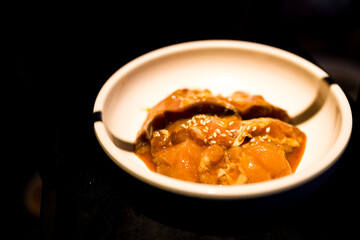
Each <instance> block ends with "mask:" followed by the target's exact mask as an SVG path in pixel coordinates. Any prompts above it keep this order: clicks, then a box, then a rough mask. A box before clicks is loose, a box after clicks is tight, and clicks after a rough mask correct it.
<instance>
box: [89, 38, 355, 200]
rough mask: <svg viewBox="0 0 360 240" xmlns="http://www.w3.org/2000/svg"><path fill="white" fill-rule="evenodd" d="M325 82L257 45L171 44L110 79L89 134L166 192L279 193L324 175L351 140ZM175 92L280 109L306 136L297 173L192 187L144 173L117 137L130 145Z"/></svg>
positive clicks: (343, 101)
mask: <svg viewBox="0 0 360 240" xmlns="http://www.w3.org/2000/svg"><path fill="white" fill-rule="evenodd" d="M326 79H328V75H327V73H326V72H324V71H323V70H322V69H320V68H319V67H317V66H316V65H314V64H312V63H311V62H309V61H307V60H305V59H303V58H301V57H299V56H297V55H294V54H292V53H290V52H287V51H284V50H281V49H278V48H274V47H270V46H266V45H262V44H257V43H251V42H244V41H230V40H207V41H195V42H187V43H181V44H176V45H172V46H168V47H164V48H161V49H158V50H155V51H152V52H150V53H147V54H145V55H142V56H140V57H138V58H136V59H135V60H133V61H131V62H129V63H128V64H126V65H124V66H123V67H121V68H120V69H119V70H118V71H117V72H115V73H114V74H113V75H112V76H111V77H110V78H109V79H108V81H107V82H106V83H105V84H104V86H103V87H102V89H101V90H100V92H99V94H98V96H97V98H96V102H95V105H94V115H95V116H97V119H96V121H95V122H94V128H95V133H96V136H97V138H98V141H99V143H100V144H101V146H102V148H103V149H104V150H105V152H106V153H107V155H108V156H109V157H110V158H111V159H112V160H113V161H114V162H115V163H116V164H117V165H118V166H120V167H121V168H122V169H123V170H125V171H126V172H128V173H129V174H131V175H133V176H134V177H136V178H138V179H140V180H142V181H144V182H146V183H148V184H150V185H152V186H155V187H158V188H161V189H164V190H167V191H170V192H174V193H177V194H182V195H187V196H192V197H200V198H210V199H249V198H259V197H265V196H271V195H275V194H283V193H286V192H287V191H290V190H292V189H297V188H299V187H301V186H303V185H304V184H306V183H309V182H310V181H316V179H317V178H321V176H322V175H326V174H325V173H327V172H328V171H329V169H331V167H332V166H333V165H334V164H335V163H336V162H337V160H338V159H339V157H340V156H341V154H342V152H343V151H344V149H345V148H346V145H347V143H348V141H349V138H350V134H351V129H352V115H351V109H350V106H349V103H348V101H347V98H346V96H345V94H344V93H343V91H342V90H341V88H340V87H339V86H338V85H337V84H336V83H331V82H328V81H326ZM179 88H197V89H209V90H211V91H212V92H213V93H214V94H222V95H225V96H227V95H230V94H232V93H233V92H235V91H238V90H241V91H245V92H248V93H251V94H260V95H262V96H263V97H264V98H265V99H266V100H267V101H268V102H270V103H272V104H274V105H276V106H279V107H281V108H283V109H286V110H287V111H288V113H289V115H290V116H292V117H294V119H297V120H298V121H297V126H298V127H299V128H300V129H301V130H302V131H303V132H305V133H306V135H307V145H306V149H305V152H304V155H303V158H302V160H301V162H300V165H299V166H298V168H297V170H296V172H295V173H294V174H292V175H289V176H286V177H282V178H279V179H276V180H271V181H267V182H261V183H254V184H246V185H234V186H220V185H208V184H201V183H191V182H186V181H182V180H177V179H174V178H170V177H167V176H164V175H161V174H158V173H156V172H153V171H150V170H149V169H148V168H147V167H146V166H145V164H144V163H143V162H142V161H141V160H140V159H139V158H138V157H137V156H136V155H135V154H134V153H133V152H132V151H129V149H127V148H126V147H118V146H119V144H118V142H117V141H119V140H120V142H122V143H126V142H129V143H131V142H134V141H135V139H136V136H137V133H138V131H139V129H140V127H141V125H142V123H143V122H144V120H145V118H146V115H147V111H146V109H148V108H151V107H153V106H154V105H155V104H156V103H158V102H159V101H160V100H162V99H163V98H165V97H166V96H168V95H169V94H170V93H172V92H173V91H175V90H177V89H179ZM123 146H126V144H125V145H123ZM130 146H131V145H130Z"/></svg>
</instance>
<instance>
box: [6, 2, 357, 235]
mask: <svg viewBox="0 0 360 240" xmlns="http://www.w3.org/2000/svg"><path fill="white" fill-rule="evenodd" d="M340 2H341V1H315V3H312V2H311V1H242V2H241V3H237V4H234V5H232V6H231V5H226V6H225V5H224V4H213V5H212V6H211V7H213V9H212V10H211V11H210V10H206V9H204V8H199V9H195V8H194V7H193V6H191V5H186V4H184V3H183V4H175V3H174V5H173V6H165V7H164V6H161V5H159V6H155V8H158V11H153V10H152V9H150V8H148V6H145V5H141V9H142V10H139V6H136V7H125V6H121V7H117V8H113V9H111V11H110V10H100V9H97V6H96V5H93V6H91V8H89V9H88V8H83V7H81V8H75V9H74V8H73V7H71V6H66V7H64V6H62V8H61V9H63V10H64V11H59V12H56V11H54V8H48V9H47V8H45V9H46V10H43V11H40V12H41V14H38V11H37V12H33V11H29V10H28V9H27V6H21V7H20V8H19V11H15V12H14V15H12V17H11V18H10V19H9V20H10V21H9V22H10V23H12V26H11V27H10V28H9V30H10V31H9V34H7V36H9V37H10V38H9V40H10V43H9V46H10V48H9V49H11V52H10V55H8V57H7V58H6V64H5V65H3V66H5V71H4V72H5V73H6V74H5V77H4V79H5V81H4V82H6V83H9V84H10V88H7V87H6V88H4V90H3V93H4V94H6V93H7V89H10V96H9V97H7V100H6V101H5V102H4V114H3V120H5V124H4V125H3V126H4V132H6V133H8V132H10V134H8V135H7V134H6V135H4V137H5V136H6V137H7V141H6V145H4V150H6V151H5V152H8V151H9V152H10V153H9V154H8V155H4V157H3V158H4V160H3V162H5V163H6V164H5V165H4V166H5V167H4V169H5V170H4V172H5V173H4V179H5V180H4V183H5V185H6V186H7V187H6V188H5V190H4V191H5V193H6V199H7V200H9V201H8V202H7V203H6V205H5V204H4V207H5V212H9V214H7V215H6V218H7V219H8V221H7V224H8V225H9V227H8V228H7V229H8V230H10V231H11V233H12V235H13V236H14V239H37V238H40V239H242V238H244V239H312V238H313V239H338V238H339V237H342V236H344V235H346V236H350V235H352V234H355V233H357V229H356V227H357V225H358V224H356V222H358V219H357V218H358V214H359V207H358V205H357V203H358V202H359V200H360V199H359V194H358V190H357V189H358V184H359V182H360V179H359V175H358V169H359V167H360V166H359V161H357V158H358V157H357V151H356V149H355V148H356V147H357V146H358V143H359V142H358V140H357V139H358V126H357V125H358V116H357V115H358V110H357V109H358V102H357V100H358V96H357V94H356V92H357V91H358V89H359V84H358V82H357V83H356V80H357V81H359V78H358V79H355V80H354V79H350V80H349V79H341V76H339V77H338V78H336V77H334V80H335V81H338V82H339V83H340V85H341V86H342V87H343V88H345V90H346V88H347V89H349V90H354V89H355V94H354V95H352V96H350V97H349V101H350V102H351V104H352V108H353V114H354V130H353V136H352V139H351V142H350V144H349V147H348V149H347V150H346V152H345V153H344V156H343V158H342V160H341V161H340V163H339V166H338V168H337V169H336V170H335V172H334V174H333V175H332V176H331V177H330V179H329V180H328V181H327V182H326V183H325V184H324V185H323V186H322V187H320V188H319V189H318V190H317V191H315V192H314V193H313V194H311V195H310V196H308V197H307V198H305V199H302V200H299V201H298V202H296V203H294V204H291V205H289V206H284V207H281V208H271V209H268V208H266V207H264V208H262V209H260V210H251V211H249V210H246V209H245V208H246V206H245V207H243V206H242V204H243V203H241V202H236V201H235V202H232V201H231V202H213V201H204V200H196V199H191V198H186V197H181V196H176V195H172V194H169V193H166V192H163V191H160V190H157V189H154V188H152V187H149V186H147V185H146V184H144V183H142V182H139V181H137V180H135V179H133V178H132V177H131V176H129V175H127V174H126V173H124V172H123V171H122V170H121V169H120V168H118V167H117V166H116V165H115V164H114V163H113V162H112V161H111V160H110V159H109V158H108V157H107V156H106V154H105V153H104V152H103V150H102V149H101V147H100V145H99V144H98V142H97V140H96V138H95V135H94V131H93V122H92V108H93V104H94V102H95V98H96V95H97V93H98V91H99V90H100V88H101V87H102V85H103V84H104V83H105V81H106V80H107V79H108V78H109V77H110V76H111V75H112V74H113V73H114V72H115V71H116V70H117V69H118V68H120V67H121V66H122V65H124V64H126V63H127V62H129V61H131V60H132V59H134V58H136V57H138V56H140V55H142V54H144V53H146V52H149V51H151V50H154V49H157V48H160V47H163V46H167V45H170V44H175V43H180V42H186V41H193V40H204V39H235V40H245V41H253V42H259V43H264V44H268V45H272V46H276V47H279V48H282V49H285V50H288V51H290V52H293V53H295V54H299V55H300V56H303V57H305V58H307V59H309V60H311V61H314V62H316V63H317V64H319V65H321V62H317V61H316V58H317V57H318V56H324V55H325V56H331V58H335V59H340V60H339V61H342V60H343V59H346V61H349V62H351V63H352V64H354V65H356V66H360V65H359V62H360V26H359V23H360V21H359V19H358V16H359V14H360V11H359V10H360V8H359V4H358V3H355V1H342V3H340ZM45 7H46V6H45ZM152 7H154V6H153V5H152ZM162 7H164V8H162ZM15 9H18V8H15ZM214 9H215V10H214ZM79 13H81V15H80V14H79ZM321 59H324V58H321ZM325 59H326V58H325ZM325 70H326V71H328V72H329V73H330V74H331V73H332V72H331V71H332V69H331V68H328V69H326V68H325ZM7 73H9V74H7ZM333 75H334V76H335V75H336V76H337V73H334V74H333ZM342 80H346V81H342ZM6 86H7V85H6ZM356 88H357V89H356ZM356 90H357V91H356ZM353 92H354V91H353ZM124 117H126V113H124ZM5 156H8V157H5ZM36 172H38V173H39V174H40V176H41V178H42V182H43V194H42V210H41V217H40V218H36V217H34V216H32V215H30V214H29V213H28V212H27V210H26V208H25V206H24V204H23V194H24V188H25V186H26V184H27V182H28V180H29V179H30V178H31V176H32V175H33V174H34V173H36Z"/></svg>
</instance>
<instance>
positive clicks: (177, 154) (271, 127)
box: [135, 89, 306, 185]
mask: <svg viewBox="0 0 360 240" xmlns="http://www.w3.org/2000/svg"><path fill="white" fill-rule="evenodd" d="M244 119H246V120H244ZM290 121H291V120H290V117H289V116H288V115H287V113H286V111H284V110H282V109H280V108H278V107H275V106H273V105H271V104H269V103H267V102H266V101H265V100H264V99H263V98H262V97H261V96H256V95H255V96H251V95H248V94H246V93H243V92H236V93H234V94H233V95H232V96H231V97H229V98H225V97H222V96H213V95H212V94H211V92H210V91H208V90H204V91H200V90H188V89H181V90H178V91H176V92H174V93H173V94H171V95H170V96H168V97H167V98H166V99H164V100H163V101H161V102H160V103H159V104H157V105H156V106H155V107H154V108H152V109H150V111H149V114H148V118H147V119H146V121H145V122H144V125H143V127H142V129H141V130H140V132H139V134H138V138H137V141H136V148H135V153H136V154H137V156H138V157H139V158H141V159H142V160H143V161H144V163H145V164H146V165H147V166H148V168H149V169H150V170H152V171H155V172H158V173H161V174H164V175H166V176H170V177H174V178H177V179H182V180H186V181H191V182H198V183H207V184H221V185H231V184H244V183H256V182H262V181H267V180H271V179H276V178H279V177H283V176H286V175H289V174H292V173H294V172H295V170H296V168H297V166H298V165H299V163H300V160H301V157H302V155H303V152H304V149H305V144H306V136H305V134H304V133H303V132H301V131H300V130H299V129H298V128H296V127H295V126H293V125H291V124H289V122H290Z"/></svg>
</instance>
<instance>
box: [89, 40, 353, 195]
mask: <svg viewBox="0 0 360 240" xmlns="http://www.w3.org/2000/svg"><path fill="white" fill-rule="evenodd" d="M206 48H236V49H239V48H245V49H251V50H255V51H259V52H265V53H269V54H274V55H276V56H279V57H281V58H284V59H286V60H287V61H292V62H294V63H296V64H300V65H301V66H302V67H304V68H307V69H309V70H310V71H312V72H314V73H315V74H316V75H317V76H319V78H325V77H327V74H326V73H325V72H324V71H323V70H322V69H320V68H319V67H318V66H316V65H315V64H313V63H311V62H309V61H307V60H305V59H304V58H301V57H299V56H297V55H295V54H293V53H290V52H287V51H285V50H282V49H279V48H275V47H272V46H267V45H264V44H259V43H252V42H246V41H238V40H202V41H193V42H185V43H179V44H175V45H170V46H167V47H163V48H160V49H157V50H154V51H151V52H149V53H146V54H144V55H142V56H140V57H138V58H135V59H134V60H132V61H130V62H129V63H127V64H125V65H124V66H123V67H121V68H120V69H119V70H117V71H116V72H115V73H114V74H113V75H112V76H111V77H110V78H109V79H108V80H107V81H106V82H105V84H104V85H103V87H102V88H101V90H100V91H99V93H98V96H97V98H96V100H95V104H94V109H93V113H101V112H102V110H103V108H104V104H105V102H106V98H107V95H108V93H109V92H110V90H111V89H112V87H113V86H114V85H115V84H116V83H117V82H118V81H121V79H123V78H122V77H123V76H125V75H126V74H127V73H128V72H130V71H132V70H134V69H136V68H137V67H139V66H141V65H143V64H145V63H147V62H148V61H152V60H154V59H156V58H159V57H164V56H166V55H168V54H174V53H178V52H182V51H189V50H194V49H206ZM329 90H330V93H331V94H333V96H334V98H335V101H336V102H337V104H338V105H339V109H338V110H339V112H340V114H339V115H340V117H341V123H342V124H341V127H340V130H339V136H338V138H337V139H336V141H335V142H334V145H333V147H332V148H331V149H330V151H329V152H327V153H326V154H325V156H324V157H323V158H322V160H323V161H319V162H318V163H316V164H314V166H313V167H312V168H311V169H308V170H307V171H303V172H302V174H292V175H289V176H286V177H282V178H279V179H275V180H271V181H266V182H261V183H255V184H245V185H231V186H221V185H210V184H202V183H192V182H186V181H183V180H178V179H174V178H171V177H167V176H164V175H161V174H158V173H156V172H152V171H139V169H134V168H132V167H131V166H130V165H127V164H126V163H125V162H124V161H121V158H122V156H121V154H120V152H121V151H122V150H120V149H119V148H118V147H117V146H116V145H115V144H114V143H113V142H112V140H111V136H109V134H108V132H107V130H106V127H105V125H104V123H103V122H102V121H101V119H99V118H98V119H96V121H94V130H95V134H96V137H97V139H98V141H99V143H100V145H101V146H102V148H103V150H104V151H105V152H106V153H107V155H108V156H109V157H110V158H111V159H112V160H113V161H114V162H115V163H116V164H117V165H118V166H119V167H121V168H122V169H123V170H125V171H126V172H128V173H129V174H130V175H132V176H134V177H136V178H138V179H140V180H142V181H144V182H146V183H148V184H150V185H152V186H155V187H158V188H161V189H163V190H167V191H170V192H174V193H178V194H182V195H187V196H192V197H199V198H210V199H248V198H255V197H263V196H268V195H272V194H277V193H280V192H284V191H286V190H289V189H292V188H295V187H298V186H300V185H302V184H304V183H306V182H309V181H310V180H312V179H314V178H316V177H318V176H320V175H321V174H323V173H324V172H326V170H328V169H329V168H330V167H331V166H333V165H334V164H335V162H336V161H337V160H338V159H339V157H340V156H341V154H342V153H343V151H344V150H345V148H346V146H347V144H348V142H349V139H350V135H351V131H352V113H351V108H350V104H349V102H348V100H347V98H346V96H345V94H344V92H343V91H342V90H341V88H340V87H339V86H338V85H337V84H336V83H332V84H330V88H329Z"/></svg>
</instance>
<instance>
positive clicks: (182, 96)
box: [138, 89, 236, 139]
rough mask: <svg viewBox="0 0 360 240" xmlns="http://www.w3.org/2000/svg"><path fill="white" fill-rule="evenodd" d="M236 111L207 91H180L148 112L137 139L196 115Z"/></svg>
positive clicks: (149, 135)
mask: <svg viewBox="0 0 360 240" xmlns="http://www.w3.org/2000/svg"><path fill="white" fill-rule="evenodd" d="M234 113H236V109H235V108H234V107H233V105H231V104H230V103H229V102H227V101H225V100H224V99H222V98H219V97H215V96H213V95H212V94H211V92H210V91H209V90H189V89H180V90H177V91H175V92H173V93H172V94H170V95H169V96H168V97H167V98H165V99H164V100H162V101H161V102H159V103H158V104H157V105H156V106H155V107H153V108H151V109H150V110H149V113H148V116H147V118H146V120H145V122H144V123H143V126H142V127H141V129H140V131H139V134H138V138H139V137H142V138H144V136H142V135H144V134H146V138H147V139H150V137H151V135H152V133H153V131H155V130H159V129H163V128H165V126H166V125H168V124H169V123H172V122H175V121H176V120H178V119H182V118H191V117H192V116H194V115H196V114H210V115H218V116H224V115H232V114H234Z"/></svg>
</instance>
